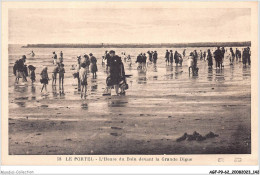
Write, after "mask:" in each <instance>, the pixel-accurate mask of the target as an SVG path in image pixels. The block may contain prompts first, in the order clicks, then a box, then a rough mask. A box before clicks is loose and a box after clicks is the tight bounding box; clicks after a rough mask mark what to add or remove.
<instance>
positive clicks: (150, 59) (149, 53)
mask: <svg viewBox="0 0 260 175" xmlns="http://www.w3.org/2000/svg"><path fill="white" fill-rule="evenodd" d="M147 53H148V55H149V61H150V62H152V61H153V60H152V58H153V54H152V53H151V52H150V51H148V52H147Z"/></svg>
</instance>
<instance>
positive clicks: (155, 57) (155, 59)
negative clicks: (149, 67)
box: [153, 51, 158, 64]
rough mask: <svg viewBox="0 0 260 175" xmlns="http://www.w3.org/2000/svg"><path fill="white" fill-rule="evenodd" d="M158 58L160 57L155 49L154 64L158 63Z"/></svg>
mask: <svg viewBox="0 0 260 175" xmlns="http://www.w3.org/2000/svg"><path fill="white" fill-rule="evenodd" d="M157 59H158V54H157V51H154V53H153V63H154V64H156V63H157Z"/></svg>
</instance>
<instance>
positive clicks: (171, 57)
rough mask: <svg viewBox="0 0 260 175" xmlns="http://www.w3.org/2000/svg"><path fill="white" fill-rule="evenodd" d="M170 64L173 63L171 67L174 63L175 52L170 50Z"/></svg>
mask: <svg viewBox="0 0 260 175" xmlns="http://www.w3.org/2000/svg"><path fill="white" fill-rule="evenodd" d="M170 63H171V65H172V63H173V52H172V50H170Z"/></svg>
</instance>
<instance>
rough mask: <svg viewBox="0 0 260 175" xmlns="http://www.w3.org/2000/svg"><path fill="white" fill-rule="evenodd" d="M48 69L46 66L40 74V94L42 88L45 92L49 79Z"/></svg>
mask: <svg viewBox="0 0 260 175" xmlns="http://www.w3.org/2000/svg"><path fill="white" fill-rule="evenodd" d="M47 71H48V68H47V66H46V67H44V68H43V70H42V72H41V78H42V79H41V80H40V82H41V83H42V84H43V85H42V89H41V92H42V90H43V88H45V91H46V92H47V84H48V82H49V77H48V72H47Z"/></svg>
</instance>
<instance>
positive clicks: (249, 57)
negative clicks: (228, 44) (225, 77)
mask: <svg viewBox="0 0 260 175" xmlns="http://www.w3.org/2000/svg"><path fill="white" fill-rule="evenodd" d="M246 50H247V61H248V65H249V66H250V64H251V51H250V48H249V47H247V49H246Z"/></svg>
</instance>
